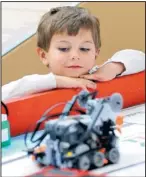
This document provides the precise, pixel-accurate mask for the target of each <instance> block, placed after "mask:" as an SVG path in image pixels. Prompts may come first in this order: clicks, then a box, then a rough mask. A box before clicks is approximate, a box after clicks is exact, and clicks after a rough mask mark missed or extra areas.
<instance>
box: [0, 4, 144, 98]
mask: <svg viewBox="0 0 146 177" xmlns="http://www.w3.org/2000/svg"><path fill="white" fill-rule="evenodd" d="M100 47H101V39H100V24H99V20H98V19H97V18H96V17H94V16H93V15H91V14H90V13H89V12H88V11H87V9H84V8H79V7H69V6H68V7H59V8H54V9H51V10H50V11H49V12H47V13H46V14H44V16H43V17H42V18H41V21H40V23H39V26H38V29H37V53H38V55H39V57H40V59H41V61H42V63H43V64H44V65H46V66H47V67H48V70H49V71H50V73H48V74H46V75H37V74H34V75H29V76H25V77H23V78H21V79H19V80H17V81H13V82H11V83H9V84H6V85H4V86H3V87H2V100H7V99H10V98H13V97H21V96H24V95H29V94H33V93H36V92H42V91H46V90H50V89H54V88H77V87H80V88H83V89H87V88H92V89H95V88H96V83H95V82H93V80H95V81H108V80H112V79H114V78H115V77H117V76H119V75H120V76H123V75H128V74H133V73H137V72H140V71H143V70H144V69H145V65H144V64H145V54H144V53H143V52H141V51H137V50H128V49H127V50H121V51H119V52H117V53H115V54H114V55H113V56H112V57H111V59H109V60H108V61H107V62H106V63H104V64H103V65H102V66H100V67H99V68H98V70H97V71H96V72H95V73H93V74H88V73H89V71H90V70H91V69H92V68H93V67H94V66H95V65H96V58H97V57H98V55H99V51H100Z"/></svg>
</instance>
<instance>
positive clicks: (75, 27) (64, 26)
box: [37, 6, 101, 51]
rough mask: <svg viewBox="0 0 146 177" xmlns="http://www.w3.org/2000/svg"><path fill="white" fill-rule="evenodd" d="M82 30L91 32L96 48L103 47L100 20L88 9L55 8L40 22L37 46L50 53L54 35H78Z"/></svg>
mask: <svg viewBox="0 0 146 177" xmlns="http://www.w3.org/2000/svg"><path fill="white" fill-rule="evenodd" d="M80 28H85V29H89V30H91V32H92V37H93V41H94V43H95V46H96V48H100V47H101V39H100V23H99V20H98V18H96V17H95V16H93V15H92V14H90V13H89V11H88V10H87V9H85V8H81V7H72V6H65V7H57V8H53V9H51V10H50V11H49V12H47V13H45V14H44V15H43V16H42V18H41V20H40V23H39V25H38V29H37V46H38V47H40V48H42V49H44V50H45V51H48V49H49V46H50V42H51V38H52V36H53V35H54V34H56V33H62V32H65V31H67V33H68V35H77V34H78V31H79V30H80Z"/></svg>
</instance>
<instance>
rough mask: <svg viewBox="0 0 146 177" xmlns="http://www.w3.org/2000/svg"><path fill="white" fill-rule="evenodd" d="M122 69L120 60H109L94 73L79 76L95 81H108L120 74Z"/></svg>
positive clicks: (123, 68)
mask: <svg viewBox="0 0 146 177" xmlns="http://www.w3.org/2000/svg"><path fill="white" fill-rule="evenodd" d="M124 70H125V67H124V64H122V63H120V62H110V63H107V64H105V65H103V66H102V67H100V68H98V70H97V71H96V72H95V73H93V74H86V75H82V76H80V78H84V79H89V80H95V81H109V80H112V79H114V78H115V77H116V76H117V75H118V74H121V73H122V72H123V71H124Z"/></svg>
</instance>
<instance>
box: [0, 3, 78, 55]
mask: <svg viewBox="0 0 146 177" xmlns="http://www.w3.org/2000/svg"><path fill="white" fill-rule="evenodd" d="M76 4H78V2H3V3H2V55H4V54H6V53H7V52H9V51H10V50H11V49H13V48H14V47H16V46H17V45H19V44H20V43H21V42H23V41H24V40H26V39H27V38H28V37H30V36H31V35H33V34H34V33H35V31H36V27H37V24H38V21H39V20H40V17H41V15H43V14H44V13H45V12H46V11H48V10H49V9H50V8H52V7H57V6H67V5H70V6H74V5H76Z"/></svg>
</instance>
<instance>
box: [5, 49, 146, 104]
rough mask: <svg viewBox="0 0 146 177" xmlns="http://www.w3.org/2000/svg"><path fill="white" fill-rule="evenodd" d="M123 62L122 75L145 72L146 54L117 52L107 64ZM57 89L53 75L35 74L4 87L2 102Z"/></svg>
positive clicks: (135, 51)
mask: <svg viewBox="0 0 146 177" xmlns="http://www.w3.org/2000/svg"><path fill="white" fill-rule="evenodd" d="M108 62H121V63H123V64H124V66H125V71H124V72H123V73H122V74H121V75H120V76H123V75H129V74H134V73H138V72H141V71H143V70H145V53H143V52H141V51H138V50H132V49H126V50H121V51H118V52H116V53H115V54H114V55H113V56H112V57H111V58H110V59H109V60H108V61H107V62H105V63H104V64H106V63H108ZM55 88H56V80H55V76H54V74H53V73H49V74H46V75H39V74H33V75H28V76H24V77H23V78H21V79H19V80H16V81H13V82H10V83H8V84H6V85H4V86H2V100H3V101H5V100H8V99H10V98H14V97H22V96H24V95H30V94H33V93H37V92H42V91H46V90H51V89H55Z"/></svg>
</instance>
